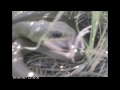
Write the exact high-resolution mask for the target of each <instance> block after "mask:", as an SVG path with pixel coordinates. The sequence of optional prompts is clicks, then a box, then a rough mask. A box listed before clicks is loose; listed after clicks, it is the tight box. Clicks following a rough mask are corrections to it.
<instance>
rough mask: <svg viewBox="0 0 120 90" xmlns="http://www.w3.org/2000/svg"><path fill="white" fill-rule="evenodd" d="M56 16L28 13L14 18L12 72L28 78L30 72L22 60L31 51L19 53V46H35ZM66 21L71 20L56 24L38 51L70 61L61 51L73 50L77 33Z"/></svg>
mask: <svg viewBox="0 0 120 90" xmlns="http://www.w3.org/2000/svg"><path fill="white" fill-rule="evenodd" d="M56 14H57V13H53V12H50V11H46V12H45V11H44V12H42V11H39V12H38V11H31V12H30V11H29V12H27V11H26V12H23V13H20V14H17V15H13V16H12V49H13V50H12V71H13V73H16V74H17V76H28V73H29V72H30V70H28V69H27V68H25V65H24V63H23V58H22V55H23V54H24V52H25V53H26V51H28V52H30V50H21V51H20V52H19V49H17V47H18V46H19V44H21V45H22V46H35V45H36V44H37V43H38V41H39V39H40V38H41V36H42V35H43V34H44V33H45V32H46V30H48V27H49V25H50V24H51V23H52V19H53V18H55V15H56ZM63 20H64V21H63ZM65 21H69V20H67V19H65V17H62V19H61V20H59V21H57V22H56V23H55V25H54V26H53V28H52V30H50V32H49V33H48V34H47V35H46V37H45V39H44V40H43V42H42V44H41V47H40V48H39V49H38V50H36V51H38V52H41V53H43V54H46V55H48V56H52V57H55V58H59V59H64V60H67V59H69V57H67V56H66V55H67V53H66V52H63V51H59V50H61V49H70V48H71V45H72V43H73V41H74V39H75V37H76V32H75V30H74V29H73V28H72V27H71V26H69V25H68V23H66V22H65ZM72 25H73V24H72ZM17 51H18V52H17ZM15 52H17V54H16V53H15ZM19 59H20V60H19ZM16 60H17V62H16ZM18 66H19V67H18ZM20 68H23V69H20ZM34 76H35V77H38V76H39V75H37V74H34Z"/></svg>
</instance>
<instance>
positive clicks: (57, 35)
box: [52, 31, 62, 38]
mask: <svg viewBox="0 0 120 90" xmlns="http://www.w3.org/2000/svg"><path fill="white" fill-rule="evenodd" d="M52 36H53V37H57V38H59V37H61V36H62V33H61V32H60V31H54V32H53V34H52Z"/></svg>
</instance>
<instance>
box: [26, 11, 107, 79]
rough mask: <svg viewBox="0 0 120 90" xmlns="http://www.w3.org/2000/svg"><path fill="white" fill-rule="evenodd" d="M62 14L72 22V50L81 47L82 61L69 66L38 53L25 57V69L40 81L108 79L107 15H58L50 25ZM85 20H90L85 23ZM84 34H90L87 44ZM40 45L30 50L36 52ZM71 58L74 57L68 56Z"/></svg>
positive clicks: (69, 13) (98, 13)
mask: <svg viewBox="0 0 120 90" xmlns="http://www.w3.org/2000/svg"><path fill="white" fill-rule="evenodd" d="M63 14H64V15H66V16H67V17H68V18H69V19H75V24H76V30H77V33H78V34H77V35H78V36H77V38H76V40H75V43H74V46H75V47H76V48H77V47H78V45H79V43H81V44H82V48H85V49H83V50H84V53H85V57H84V58H83V59H82V60H78V61H76V62H74V63H71V62H67V61H61V60H57V59H54V58H52V57H48V56H41V55H42V54H40V53H36V54H34V55H31V54H30V55H29V54H28V55H27V56H26V57H25V59H26V60H28V62H26V65H27V66H28V68H30V69H31V70H33V71H34V72H36V73H38V74H39V75H40V76H43V77H108V53H106V52H107V51H108V12H107V11H104V12H103V11H67V12H59V14H58V16H57V17H56V18H55V20H54V22H56V21H57V20H59V18H60V17H61V16H62V15H63ZM85 18H88V19H91V20H90V21H85V20H86V19H85ZM83 22H89V24H85V25H84V28H80V25H83V24H84V23H83ZM88 27H89V28H88ZM50 28H51V27H50ZM47 33H48V32H47ZM87 33H89V34H90V37H89V38H88V39H89V42H86V40H85V36H86V34H87ZM44 37H45V35H43V38H42V39H44ZM42 39H41V40H42ZM96 39H97V42H96ZM41 40H40V42H41ZM40 42H39V43H38V45H37V47H35V48H34V49H36V48H38V46H39V45H40ZM95 43H96V44H95ZM27 48H28V47H27ZM28 49H29V48H28ZM32 49H33V48H32ZM72 54H75V53H73V52H72ZM79 54H80V55H81V52H79Z"/></svg>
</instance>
